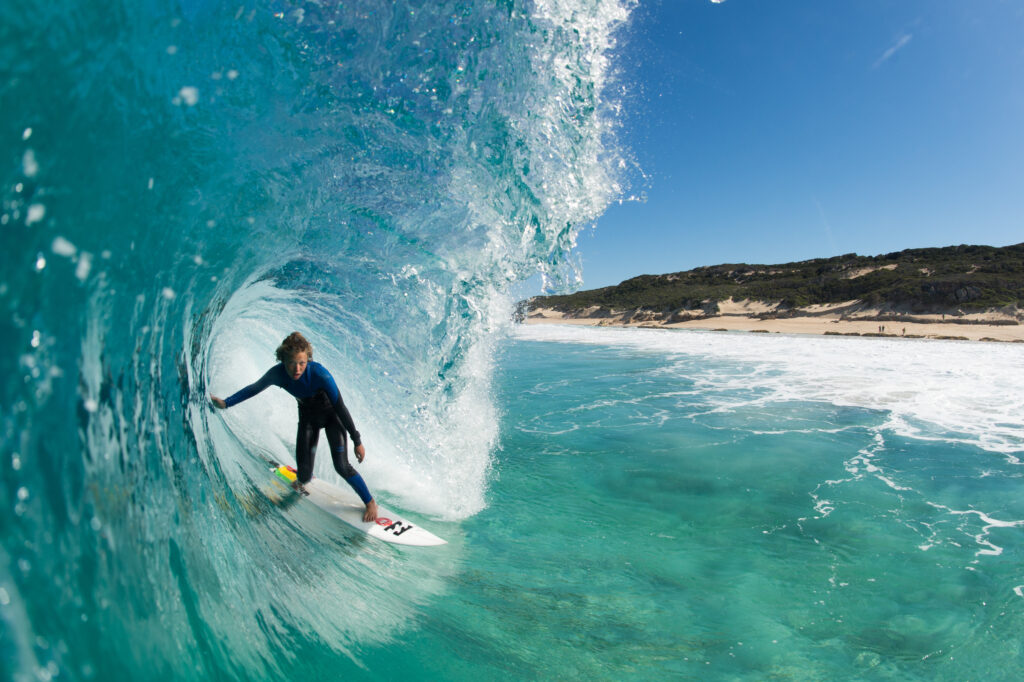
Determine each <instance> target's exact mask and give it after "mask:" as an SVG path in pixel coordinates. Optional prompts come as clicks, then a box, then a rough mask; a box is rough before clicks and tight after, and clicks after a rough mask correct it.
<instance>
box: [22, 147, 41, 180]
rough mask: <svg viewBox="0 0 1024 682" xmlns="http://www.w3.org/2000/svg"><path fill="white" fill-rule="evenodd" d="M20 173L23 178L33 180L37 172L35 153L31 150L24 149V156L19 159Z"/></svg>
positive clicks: (37, 165)
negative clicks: (23, 175) (22, 174)
mask: <svg viewBox="0 0 1024 682" xmlns="http://www.w3.org/2000/svg"><path fill="white" fill-rule="evenodd" d="M21 172H22V173H24V174H25V177H29V178H34V177H35V176H36V173H38V172H39V163H38V162H37V161H36V153H35V152H34V151H32V150H31V149H26V150H25V154H24V155H23V156H22V157H21Z"/></svg>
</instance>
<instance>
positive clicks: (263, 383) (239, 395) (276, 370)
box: [210, 365, 281, 410]
mask: <svg viewBox="0 0 1024 682" xmlns="http://www.w3.org/2000/svg"><path fill="white" fill-rule="evenodd" d="M280 367H281V365H275V366H273V367H271V368H270V369H269V370H267V373H266V374H264V375H263V376H261V377H260V378H259V380H258V381H256V382H255V383H252V384H249V385H248V386H246V387H245V388H243V389H242V390H240V391H238V392H236V393H234V394H232V395H230V396H228V397H227V398H226V399H224V400H221V399H220V398H218V397H217V396H214V395H211V396H210V402H212V403H213V404H214V405H215V406H216V407H217V408H218V409H221V410H226V409H227V408H229V407H232V406H234V405H237V404H238V403H240V402H242V401H243V400H248V399H249V398H251V397H253V396H254V395H256V394H257V393H262V392H263V390H264V389H266V388H267V387H268V386H277V385H280V381H279V380H276V379H278V376H277V375H278V374H280V372H281V370H280Z"/></svg>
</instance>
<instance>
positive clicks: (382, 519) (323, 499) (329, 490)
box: [271, 465, 448, 547]
mask: <svg viewBox="0 0 1024 682" xmlns="http://www.w3.org/2000/svg"><path fill="white" fill-rule="evenodd" d="M271 472H272V473H274V474H275V475H276V478H277V479H278V480H279V481H280V482H282V483H284V484H287V486H288V488H289V489H292V487H291V486H292V483H294V482H295V481H296V479H297V478H298V477H297V476H296V473H295V469H293V468H292V467H290V466H280V465H278V466H274V467H272V468H271ZM304 487H305V489H306V492H307V493H308V494H307V495H303V496H302V497H303V499H306V500H309V501H310V502H312V503H313V504H315V505H316V506H318V507H320V509H323V510H324V511H325V512H327V513H328V514H330V515H331V516H334V517H335V518H338V519H340V520H342V521H344V522H345V523H347V524H348V525H350V526H352V527H353V528H356V529H358V530H361V531H363V532H364V533H366V534H367V535H369V536H370V537H372V538H376V539H378V540H382V541H384V542H390V543H392V544H395V545H409V546H413V547H433V546H436V545H446V544H448V543H447V541H446V540H442V539H441V538H439V537H437V536H436V535H434V534H433V533H431V532H430V531H428V530H427V529H426V528H423V527H422V526H419V525H416V524H414V523H412V522H411V521H408V520H407V519H404V518H402V517H401V516H399V515H398V514H396V513H395V512H393V511H391V510H389V509H386V508H385V507H383V506H381V504H380V502H378V503H377V520H376V521H370V522H369V523H367V522H366V521H363V511H364V510H365V507H364V506H363V505H362V504H361V503H357V502H354V501H352V499H351V496H350V495H347V494H346V493H345V492H343V491H342V490H340V489H339V488H338V487H337V486H334V485H331V484H330V483H328V482H326V481H321V480H320V479H319V478H314V479H312V480H310V481H309V483H307V484H306V485H305V486H304ZM293 492H295V494H297V495H298V494H299V493H298V491H294V490H293Z"/></svg>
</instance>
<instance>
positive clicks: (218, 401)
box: [210, 395, 363, 462]
mask: <svg viewBox="0 0 1024 682" xmlns="http://www.w3.org/2000/svg"><path fill="white" fill-rule="evenodd" d="M210 402H212V403H213V405H214V407H216V408H218V409H221V410H226V409H228V405H227V403H225V402H224V401H223V400H221V399H220V398H218V397H217V396H213V395H211V396H210ZM359 461H360V462H361V461H363V460H359Z"/></svg>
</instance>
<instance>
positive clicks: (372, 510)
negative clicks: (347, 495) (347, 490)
mask: <svg viewBox="0 0 1024 682" xmlns="http://www.w3.org/2000/svg"><path fill="white" fill-rule="evenodd" d="M376 520H377V503H376V502H375V501H373V500H370V501H369V502H367V503H366V511H365V512H363V521H366V522H367V523H369V522H370V521H376Z"/></svg>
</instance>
